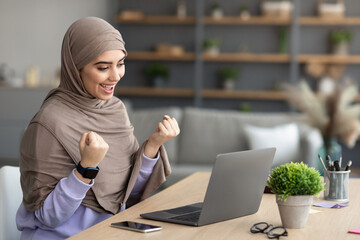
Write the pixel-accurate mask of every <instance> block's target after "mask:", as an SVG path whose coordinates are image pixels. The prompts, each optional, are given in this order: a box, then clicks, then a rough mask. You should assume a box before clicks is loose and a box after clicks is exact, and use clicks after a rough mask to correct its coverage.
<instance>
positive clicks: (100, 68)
mask: <svg viewBox="0 0 360 240" xmlns="http://www.w3.org/2000/svg"><path fill="white" fill-rule="evenodd" d="M106 69H108V67H99V68H98V70H100V71H105V70H106Z"/></svg>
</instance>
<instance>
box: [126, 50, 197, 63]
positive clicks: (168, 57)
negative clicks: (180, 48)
mask: <svg viewBox="0 0 360 240" xmlns="http://www.w3.org/2000/svg"><path fill="white" fill-rule="evenodd" d="M126 59H128V60H163V61H193V60H195V54H194V53H184V54H181V55H175V54H169V53H158V52H129V54H128V56H127V57H126Z"/></svg>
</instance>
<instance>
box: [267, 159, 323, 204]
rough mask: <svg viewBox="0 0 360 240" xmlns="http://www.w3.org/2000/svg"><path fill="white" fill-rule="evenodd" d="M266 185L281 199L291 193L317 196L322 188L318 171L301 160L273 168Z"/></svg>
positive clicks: (284, 199) (284, 198)
mask: <svg viewBox="0 0 360 240" xmlns="http://www.w3.org/2000/svg"><path fill="white" fill-rule="evenodd" d="M266 185H267V186H268V187H269V188H271V191H272V192H273V193H276V194H278V196H279V198H280V199H282V200H283V201H286V199H287V198H288V197H289V196H292V195H315V196H319V194H320V192H321V191H323V190H324V184H323V183H322V180H321V177H320V173H319V172H318V171H317V170H315V168H310V167H308V166H307V165H306V164H304V163H303V162H301V163H293V162H291V163H286V164H283V165H280V166H278V167H276V168H274V169H273V170H272V171H271V174H270V179H269V180H268V182H267V183H266Z"/></svg>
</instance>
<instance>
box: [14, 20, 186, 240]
mask: <svg viewBox="0 0 360 240" xmlns="http://www.w3.org/2000/svg"><path fill="white" fill-rule="evenodd" d="M125 57H126V50H125V47H124V42H123V40H122V37H121V34H120V33H119V31H117V30H116V29H114V28H113V27H112V26H111V25H110V24H109V23H107V22H106V21H104V20H102V19H99V18H95V17H88V18H83V19H80V20H78V21H76V22H74V23H73V24H72V25H71V26H70V28H69V29H68V31H67V32H66V34H65V36H64V40H63V45H62V60H61V82H60V85H59V87H58V88H56V89H54V90H52V91H51V92H50V93H49V94H48V96H47V97H46V99H45V101H44V103H43V105H42V107H41V109H40V110H39V112H38V113H37V114H36V115H35V117H34V118H33V119H32V120H31V122H30V124H29V126H28V128H27V130H26V132H25V133H24V136H23V139H22V142H21V149H20V153H21V160H20V171H21V186H22V190H23V202H22V204H21V206H20V208H19V210H18V212H17V216H16V221H17V226H18V229H19V230H21V231H22V235H21V236H22V239H64V238H67V237H69V236H71V235H73V234H75V233H77V232H80V231H82V230H84V229H86V228H88V227H90V226H92V225H94V224H96V223H98V222H100V221H102V220H104V219H106V218H108V217H110V216H112V215H113V214H116V213H118V212H120V211H122V210H124V209H125V206H126V205H127V206H129V205H131V204H134V203H136V202H138V201H141V200H142V199H144V198H146V197H147V196H149V194H150V193H151V192H153V191H154V190H155V189H156V188H157V187H158V186H159V185H160V184H161V183H162V182H163V181H165V177H166V176H167V175H169V174H170V166H169V161H168V159H167V155H166V152H165V149H164V147H163V146H162V144H163V143H165V142H166V141H167V140H169V139H171V138H173V137H175V136H177V135H178V134H179V132H180V129H179V127H178V124H177V122H176V120H175V119H174V118H170V117H164V119H163V121H162V122H159V123H158V125H157V126H156V129H155V131H154V133H153V134H152V135H151V136H150V137H149V138H148V140H147V141H146V142H145V143H143V144H142V146H140V147H139V145H138V143H137V140H136V138H135V137H134V135H133V127H132V125H131V123H130V121H129V118H128V115H127V112H126V109H125V106H124V104H123V103H122V102H121V101H120V100H119V99H118V98H116V97H114V96H113V94H114V88H115V85H116V84H117V82H118V81H119V80H120V79H121V78H122V77H123V76H124V74H125V66H124V59H125Z"/></svg>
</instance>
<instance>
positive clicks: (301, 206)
mask: <svg viewBox="0 0 360 240" xmlns="http://www.w3.org/2000/svg"><path fill="white" fill-rule="evenodd" d="M312 201H313V196H312V195H299V196H289V197H288V198H287V199H286V201H283V200H281V199H279V198H278V195H276V203H277V205H278V208H279V212H280V217H281V222H282V225H283V226H284V227H285V228H304V227H305V226H306V223H307V219H308V216H309V211H310V207H311V204H312Z"/></svg>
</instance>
